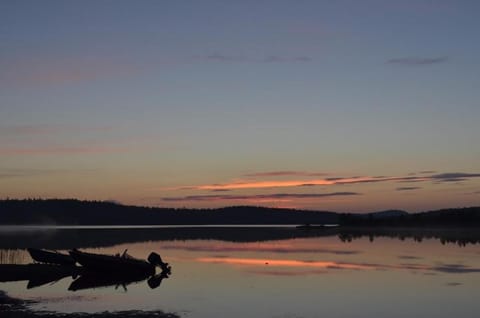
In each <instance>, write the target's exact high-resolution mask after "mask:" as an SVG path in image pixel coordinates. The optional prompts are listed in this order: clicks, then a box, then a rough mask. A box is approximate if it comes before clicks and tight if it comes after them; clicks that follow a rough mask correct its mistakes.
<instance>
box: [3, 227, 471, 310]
mask: <svg viewBox="0 0 480 318" xmlns="http://www.w3.org/2000/svg"><path fill="white" fill-rule="evenodd" d="M170 230H171V229H169V232H168V233H165V232H164V231H163V229H155V231H157V232H158V233H155V232H154V231H153V232H151V231H150V230H147V232H148V233H143V231H144V230H131V231H128V230H125V229H122V231H126V232H127V238H123V239H122V238H121V237H117V238H115V240H114V241H116V242H122V243H115V244H113V242H114V241H113V240H110V239H111V237H110V236H111V235H112V232H111V231H110V230H106V231H105V232H104V233H103V235H104V236H107V238H105V240H103V241H104V242H100V243H98V244H100V246H103V247H97V248H87V249H86V250H87V251H88V252H92V253H102V254H114V253H115V252H118V251H122V250H125V249H127V248H128V251H129V252H130V253H131V254H132V255H133V256H134V257H141V256H144V255H148V253H149V252H150V251H152V250H154V251H159V252H161V255H162V257H163V258H165V259H166V260H168V261H169V262H170V263H171V264H172V265H173V266H174V268H175V275H174V276H172V277H171V278H169V279H168V280H166V279H165V278H166V277H161V276H160V277H159V276H153V277H143V276H142V277H140V276H136V275H134V276H131V275H127V276H125V275H120V276H119V275H113V274H112V275H107V274H102V275H100V276H99V275H98V274H94V275H92V274H91V273H85V272H81V271H80V272H76V273H63V274H62V275H65V274H67V276H64V277H63V278H62V277H60V276H61V275H60V276H59V277H54V276H50V278H49V279H52V281H50V282H49V283H46V282H47V280H46V278H47V277H48V275H44V274H43V273H42V275H30V276H28V275H26V274H25V273H23V274H22V273H17V274H16V277H17V278H22V279H23V281H25V280H27V281H30V280H31V283H28V285H27V288H28V286H30V287H35V288H31V289H27V288H25V283H23V282H22V281H12V278H13V277H15V275H13V274H11V272H10V273H8V271H6V269H7V267H1V266H0V280H1V281H3V282H0V289H1V290H5V291H6V292H7V293H8V295H9V296H10V297H14V298H16V299H24V300H26V301H27V303H25V306H26V308H27V309H29V310H31V312H32V313H34V312H40V313H42V315H43V313H45V310H48V311H50V312H51V314H52V315H53V316H50V317H52V318H54V317H55V318H57V317H60V316H59V315H60V314H55V312H59V313H61V315H62V317H67V318H69V317H72V318H77V317H80V316H79V315H78V314H77V312H87V313H89V314H90V316H92V317H118V316H117V315H120V316H119V317H130V316H131V315H136V316H137V317H147V316H149V315H150V316H153V317H155V316H157V313H158V316H159V317H178V316H176V315H179V316H182V317H195V318H196V317H201V318H202V317H289V316H295V317H320V316H321V317H360V318H366V317H372V316H377V317H394V318H400V317H402V318H403V317H405V316H407V317H408V316H412V317H420V316H421V317H437V318H447V317H451V316H452V315H453V313H454V316H455V317H460V318H463V317H465V318H466V317H471V313H472V312H478V311H479V310H480V304H479V303H478V301H476V300H475V299H474V297H471V296H472V295H474V294H475V293H476V292H477V291H478V286H479V284H480V246H479V245H477V244H476V243H477V242H479V241H480V240H479V239H478V236H479V234H478V233H477V231H473V230H468V229H467V230H464V231H460V230H453V229H450V230H435V231H434V230H411V229H405V230H402V229H397V230H395V231H392V230H391V229H390V230H389V231H386V230H380V229H374V230H372V231H366V230H361V229H346V228H344V229H335V231H334V232H328V233H327V232H322V231H321V230H320V229H319V230H318V231H309V234H308V235H309V236H304V234H303V233H301V232H302V231H297V230H296V229H291V228H290V229H278V230H277V229H275V230H274V229H264V230H265V232H264V233H262V230H263V229H258V228H255V229H252V230H251V231H250V229H248V228H244V229H241V232H242V234H241V239H238V240H230V236H229V235H231V234H228V233H227V232H228V229H221V231H217V232H215V231H213V232H212V233H203V234H201V232H200V231H191V230H185V229H179V233H176V234H174V233H173V232H172V231H170ZM201 230H202V231H203V232H208V231H209V229H207V230H206V229H201ZM69 231H72V233H70V234H68V233H66V232H63V231H62V233H57V234H55V235H54V237H55V238H56V239H57V240H56V241H55V240H51V239H45V240H43V242H47V243H48V244H50V245H49V246H50V247H51V246H54V245H55V244H62V245H61V246H68V245H70V244H75V245H76V246H78V247H81V248H85V247H86V246H90V245H89V244H93V243H94V242H93V241H92V239H91V238H82V237H79V240H78V242H76V243H75V242H74V240H73V238H74V237H75V235H78V234H79V233H78V232H77V231H76V230H69ZM95 231H96V233H95V234H94V237H95V238H96V239H97V240H99V241H101V240H102V230H95ZM233 231H234V232H235V231H238V229H234V230H233ZM74 233H77V234H74ZM118 233H124V232H118ZM187 233H188V235H187ZM297 233H299V234H297ZM92 234H93V232H92ZM273 234H274V235H273ZM280 234H281V235H280ZM475 234H476V235H475ZM232 235H233V234H232ZM189 236H190V237H191V238H189V239H178V238H180V237H189ZM155 237H159V238H158V239H155ZM268 237H276V239H271V240H268V239H266V238H268ZM62 238H65V239H66V241H65V242H59V241H58V239H62ZM147 238H152V239H147ZM205 238H208V239H205ZM213 238H215V239H213ZM69 239H71V240H72V241H71V242H69V241H68V240H69ZM11 241H13V240H11ZM419 242H421V243H419ZM459 242H460V244H459ZM25 243H26V242H23V243H21V244H25ZM107 243H108V244H113V245H108V244H107ZM463 243H465V244H463ZM8 244H20V243H19V242H6V241H1V242H0V245H4V246H7V245H8ZM21 244H20V245H21ZM82 244H87V245H85V246H82ZM22 246H23V245H22ZM94 246H97V245H94ZM107 246H111V247H107ZM39 247H45V246H39ZM13 251H16V255H17V256H16V259H17V260H18V261H20V263H21V262H24V259H25V255H24V254H22V253H24V251H23V250H21V249H18V250H13ZM2 253H5V255H6V254H8V255H12V249H10V250H8V251H7V250H1V249H0V257H1V254H2ZM9 257H10V256H9ZM5 259H8V257H5ZM10 259H11V258H10ZM47 272H48V271H47ZM39 273H40V272H38V273H37V274H39ZM22 275H23V276H22ZM38 277H45V280H44V281H41V280H37V281H35V279H37V278H38ZM6 278H8V279H6ZM2 279H4V280H2ZM7 280H8V281H9V282H6V281H7ZM42 284H43V285H42ZM159 286H160V287H159ZM151 288H156V289H155V290H152V289H151ZM125 291H127V292H125ZM413 291H414V292H413ZM0 295H1V293H0ZM30 301H32V303H28V302H30ZM439 303H443V304H446V303H448V304H449V306H448V310H447V309H445V310H441V311H439V310H438V308H439V306H438V304H439ZM345 304H348V306H345ZM0 306H1V305H0ZM1 310H2V309H1V308H0V311H1ZM100 312H108V313H107V314H105V315H108V316H101V315H100ZM146 312H147V313H146ZM165 312H173V313H175V314H173V315H171V314H165ZM1 314H3V312H1ZM32 315H33V314H32ZM0 316H1V317H2V318H3V315H0ZM7 317H8V316H7ZM25 317H27V318H29V317H30V316H25ZM47 317H48V316H47Z"/></svg>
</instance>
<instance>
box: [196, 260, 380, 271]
mask: <svg viewBox="0 0 480 318" xmlns="http://www.w3.org/2000/svg"><path fill="white" fill-rule="evenodd" d="M197 261H199V262H203V263H220V264H231V265H246V266H264V265H269V266H281V267H315V268H325V269H329V268H332V269H375V268H376V267H375V266H372V265H362V264H350V263H338V262H332V261H300V260H286V259H257V258H230V257H203V258H198V259H197Z"/></svg>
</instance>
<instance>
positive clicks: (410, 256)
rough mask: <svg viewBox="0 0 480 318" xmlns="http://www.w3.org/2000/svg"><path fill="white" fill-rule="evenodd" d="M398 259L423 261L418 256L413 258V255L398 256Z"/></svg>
mask: <svg viewBox="0 0 480 318" xmlns="http://www.w3.org/2000/svg"><path fill="white" fill-rule="evenodd" d="M398 258H399V259H423V257H420V256H414V255H399V256H398Z"/></svg>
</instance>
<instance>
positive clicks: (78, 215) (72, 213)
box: [0, 199, 480, 227]
mask: <svg viewBox="0 0 480 318" xmlns="http://www.w3.org/2000/svg"><path fill="white" fill-rule="evenodd" d="M221 224H231V225H235V224H236V225H240V224H251V225H262V224H263V225H265V224H340V225H344V226H353V227H355V226H408V227H412V226H479V225H480V207H470V208H457V209H443V210H437V211H428V212H421V213H408V212H406V211H402V210H386V211H379V212H373V213H367V214H353V213H336V212H329V211H306V210H295V209H280V208H266V207H255V206H233V207H225V208H218V209H174V208H153V207H139V206H127V205H121V204H117V203H113V202H105V201H81V200H77V199H25V200H17V199H14V200H11V199H7V200H0V225H221Z"/></svg>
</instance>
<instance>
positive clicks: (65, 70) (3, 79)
mask: <svg viewBox="0 0 480 318" xmlns="http://www.w3.org/2000/svg"><path fill="white" fill-rule="evenodd" d="M137 71H139V69H138V68H137V67H136V66H134V65H133V64H131V63H130V64H129V63H126V62H125V61H115V60H114V59H112V58H101V59H98V58H97V59H88V58H85V57H68V58H66V57H65V58H56V59H53V58H51V57H37V58H35V59H28V60H26V59H20V58H19V59H12V60H11V61H9V63H8V64H6V66H5V67H4V68H3V72H2V73H1V74H0V83H8V84H32V85H54V84H61V85H64V84H69V83H77V82H84V81H92V80H99V79H112V78H118V77H119V76H128V75H131V74H132V73H133V72H137Z"/></svg>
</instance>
